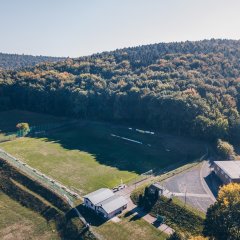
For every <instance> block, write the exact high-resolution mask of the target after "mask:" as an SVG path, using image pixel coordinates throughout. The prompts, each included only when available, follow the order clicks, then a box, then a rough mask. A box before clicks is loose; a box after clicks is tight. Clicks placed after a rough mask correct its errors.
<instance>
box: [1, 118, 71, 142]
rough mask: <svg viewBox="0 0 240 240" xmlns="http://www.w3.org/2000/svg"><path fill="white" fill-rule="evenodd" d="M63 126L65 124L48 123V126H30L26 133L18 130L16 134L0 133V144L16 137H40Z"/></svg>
mask: <svg viewBox="0 0 240 240" xmlns="http://www.w3.org/2000/svg"><path fill="white" fill-rule="evenodd" d="M65 125H67V124H66V123H65V122H62V123H49V124H43V125H37V126H31V127H30V129H29V131H28V132H26V131H24V130H18V131H16V132H9V133H2V134H1V133H0V143H1V142H7V141H12V140H14V139H16V138H18V137H24V136H26V135H28V136H34V137H38V136H39V137H42V136H44V135H45V134H46V133H47V131H49V130H52V129H55V128H59V127H63V126H65Z"/></svg>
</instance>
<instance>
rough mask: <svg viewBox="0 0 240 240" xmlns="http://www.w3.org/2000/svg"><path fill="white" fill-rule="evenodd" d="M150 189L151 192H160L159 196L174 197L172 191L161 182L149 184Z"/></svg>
mask: <svg viewBox="0 0 240 240" xmlns="http://www.w3.org/2000/svg"><path fill="white" fill-rule="evenodd" d="M149 191H150V193H151V194H155V192H156V191H157V192H158V195H159V196H164V197H166V198H172V197H173V194H172V192H170V191H168V190H167V189H166V188H164V187H163V186H162V185H160V183H158V182H156V183H153V184H151V185H150V186H149Z"/></svg>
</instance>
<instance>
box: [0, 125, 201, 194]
mask: <svg viewBox="0 0 240 240" xmlns="http://www.w3.org/2000/svg"><path fill="white" fill-rule="evenodd" d="M111 134H115V135H118V136H123V137H126V138H131V139H134V140H137V141H141V142H142V143H143V144H137V143H134V142H129V141H126V140H123V139H119V138H116V137H113V136H111ZM174 141H175V142H176V146H174V145H171V144H172V140H171V137H170V136H166V137H165V138H164V137H163V136H159V135H157V136H155V135H153V136H152V135H148V134H142V133H138V132H136V131H134V132H133V131H131V130H129V129H128V128H127V127H121V126H114V125H110V124H106V123H97V122H80V123H79V124H78V125H76V126H71V127H69V128H65V129H64V130H59V131H54V132H49V133H48V135H47V136H46V137H45V138H20V139H17V140H14V141H9V142H4V143H1V144H0V148H3V149H4V150H6V151H7V152H9V153H11V154H12V155H14V156H16V157H18V158H20V159H22V160H23V161H25V162H26V163H28V164H29V165H30V166H32V167H34V168H36V169H38V170H40V171H42V172H44V173H46V174H48V175H49V176H51V177H53V178H55V179H56V180H59V181H60V182H62V183H63V184H65V185H67V186H69V187H75V188H77V189H79V190H80V191H81V192H82V193H83V194H85V193H88V192H90V191H93V190H96V189H98V188H100V187H114V186H115V185H118V184H120V181H121V179H122V180H123V181H124V182H128V181H130V180H132V179H134V178H135V177H137V176H138V175H139V174H141V173H144V172H146V171H149V170H150V169H157V170H160V169H162V168H164V167H167V166H169V165H171V164H174V163H177V162H179V161H182V160H186V158H188V159H189V160H190V159H194V158H196V157H198V156H200V155H201V153H202V152H203V151H204V147H203V146H202V145H201V144H199V143H198V142H196V143H194V142H193V141H191V145H188V147H185V151H184V152H183V151H182V149H184V147H182V148H181V150H178V148H179V145H180V144H181V145H183V141H182V139H180V138H179V141H176V139H174ZM185 144H186V145H187V143H185ZM194 148H195V149H194ZM166 149H167V150H168V151H167V150H166ZM193 149H194V151H193ZM193 152H194V154H193Z"/></svg>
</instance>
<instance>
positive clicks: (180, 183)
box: [163, 161, 216, 212]
mask: <svg viewBox="0 0 240 240" xmlns="http://www.w3.org/2000/svg"><path fill="white" fill-rule="evenodd" d="M210 173H211V169H210V164H208V162H207V161H204V162H203V164H200V165H198V166H196V167H194V168H192V169H190V170H188V171H186V172H183V173H180V174H178V175H175V176H173V177H171V178H169V179H167V180H166V181H164V183H163V185H164V186H165V187H166V188H167V189H168V190H169V191H171V192H173V193H174V194H175V196H177V197H178V198H179V199H181V200H182V201H186V203H187V204H189V205H191V206H193V207H195V208H197V209H199V210H200V211H203V212H206V211H207V209H208V207H209V206H210V205H211V204H213V203H214V202H215V201H216V199H215V197H214V196H213V194H212V192H211V190H210V189H209V187H208V184H207V183H206V180H205V179H206V177H207V176H208V175H209V174H210Z"/></svg>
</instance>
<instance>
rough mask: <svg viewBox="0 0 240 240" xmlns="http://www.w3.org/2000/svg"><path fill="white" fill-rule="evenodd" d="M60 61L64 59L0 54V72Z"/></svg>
mask: <svg viewBox="0 0 240 240" xmlns="http://www.w3.org/2000/svg"><path fill="white" fill-rule="evenodd" d="M62 60H64V58H59V57H45V56H31V55H23V54H22V55H19V54H6V53H0V70H1V69H20V68H26V67H32V66H35V65H37V64H38V63H42V62H58V61H62Z"/></svg>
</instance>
